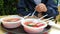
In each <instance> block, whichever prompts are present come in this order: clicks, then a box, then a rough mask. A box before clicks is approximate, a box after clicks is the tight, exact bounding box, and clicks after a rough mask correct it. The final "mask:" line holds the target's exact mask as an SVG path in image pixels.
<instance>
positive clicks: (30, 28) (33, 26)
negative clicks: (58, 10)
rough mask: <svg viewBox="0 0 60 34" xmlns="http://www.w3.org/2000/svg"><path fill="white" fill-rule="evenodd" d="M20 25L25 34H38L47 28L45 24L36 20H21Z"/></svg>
mask: <svg viewBox="0 0 60 34" xmlns="http://www.w3.org/2000/svg"><path fill="white" fill-rule="evenodd" d="M21 24H22V26H23V27H24V30H25V31H26V32H27V33H31V34H32V33H34V34H36V33H40V32H42V31H43V30H44V28H45V27H46V26H47V24H46V22H44V21H41V20H38V19H25V20H22V22H21Z"/></svg>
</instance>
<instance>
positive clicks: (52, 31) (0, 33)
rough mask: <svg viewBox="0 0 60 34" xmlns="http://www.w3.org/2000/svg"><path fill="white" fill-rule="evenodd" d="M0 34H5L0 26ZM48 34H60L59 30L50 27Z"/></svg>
mask: <svg viewBox="0 0 60 34" xmlns="http://www.w3.org/2000/svg"><path fill="white" fill-rule="evenodd" d="M2 17H4V16H0V18H2ZM58 24H60V22H58ZM0 34H6V31H4V30H2V27H1V25H0ZM49 34H60V30H58V29H56V28H53V27H52V28H51V29H50V31H49Z"/></svg>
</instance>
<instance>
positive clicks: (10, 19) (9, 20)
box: [3, 18, 20, 22]
mask: <svg viewBox="0 0 60 34" xmlns="http://www.w3.org/2000/svg"><path fill="white" fill-rule="evenodd" d="M19 20H20V19H19V18H6V19H4V20H3V21H4V22H16V21H19Z"/></svg>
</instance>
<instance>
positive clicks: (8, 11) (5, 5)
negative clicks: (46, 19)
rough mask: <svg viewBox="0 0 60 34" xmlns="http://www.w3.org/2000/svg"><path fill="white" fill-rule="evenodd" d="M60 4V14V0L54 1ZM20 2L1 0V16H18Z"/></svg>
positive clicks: (59, 8)
mask: <svg viewBox="0 0 60 34" xmlns="http://www.w3.org/2000/svg"><path fill="white" fill-rule="evenodd" d="M54 1H55V2H57V3H58V6H57V8H58V11H59V13H60V0H54ZM17 2H18V0H0V16H3V15H12V14H13V15H15V14H17V9H16V4H17ZM57 20H58V21H60V15H58V16H57Z"/></svg>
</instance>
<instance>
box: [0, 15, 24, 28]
mask: <svg viewBox="0 0 60 34" xmlns="http://www.w3.org/2000/svg"><path fill="white" fill-rule="evenodd" d="M22 19H23V18H22V17H20V16H6V17H4V18H1V22H2V24H3V26H4V27H6V28H17V27H19V26H20V25H21V20H22Z"/></svg>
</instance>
